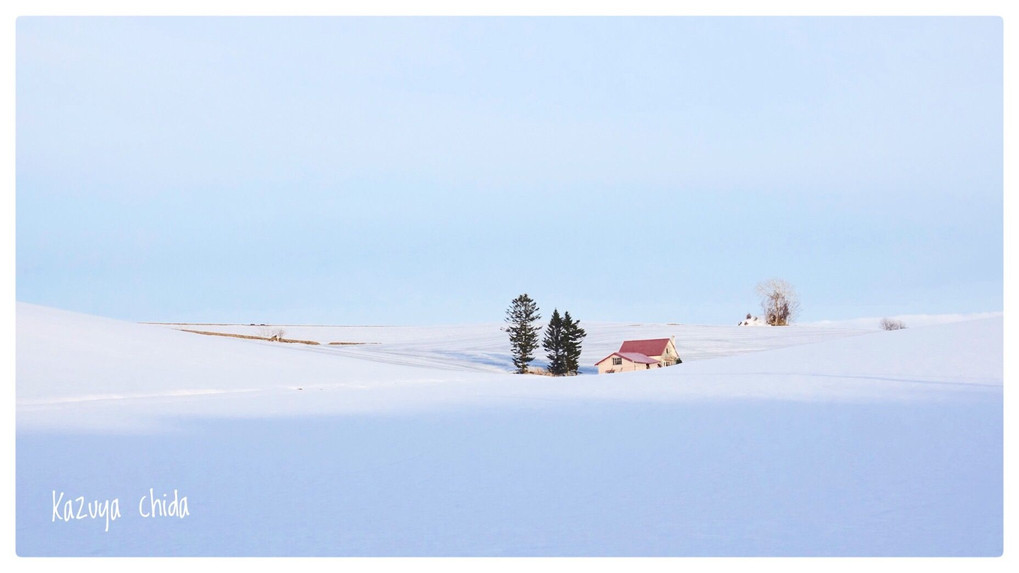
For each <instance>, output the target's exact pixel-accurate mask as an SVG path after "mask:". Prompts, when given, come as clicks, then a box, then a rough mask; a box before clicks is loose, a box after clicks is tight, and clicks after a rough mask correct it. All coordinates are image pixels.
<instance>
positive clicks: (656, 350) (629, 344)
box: [619, 338, 670, 356]
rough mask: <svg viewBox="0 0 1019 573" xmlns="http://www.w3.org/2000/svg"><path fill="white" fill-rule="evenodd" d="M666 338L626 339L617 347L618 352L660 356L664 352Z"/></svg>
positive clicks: (667, 342)
mask: <svg viewBox="0 0 1019 573" xmlns="http://www.w3.org/2000/svg"><path fill="white" fill-rule="evenodd" d="M669 340H670V339H668V338H653V339H651V340H627V341H625V342H623V345H622V346H620V347H619V353H620V354H625V353H627V352H638V353H640V354H645V355H647V356H661V355H662V354H664V353H665V347H666V346H667V345H668V344H669Z"/></svg>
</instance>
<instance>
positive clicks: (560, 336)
mask: <svg viewBox="0 0 1019 573" xmlns="http://www.w3.org/2000/svg"><path fill="white" fill-rule="evenodd" d="M541 345H542V347H544V348H545V351H546V352H547V354H546V356H547V357H548V373H549V374H551V375H553V376H563V375H565V374H566V372H567V365H566V325H565V323H564V322H563V317H562V316H560V314H559V309H555V310H554V311H552V318H550V319H549V321H548V327H547V328H545V339H544V340H543V341H542V344H541Z"/></svg>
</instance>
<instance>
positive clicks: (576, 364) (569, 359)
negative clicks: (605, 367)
mask: <svg viewBox="0 0 1019 573" xmlns="http://www.w3.org/2000/svg"><path fill="white" fill-rule="evenodd" d="M586 336H587V332H586V331H585V330H584V329H583V328H580V321H579V320H573V319H572V318H570V313H569V311H567V312H566V314H565V315H564V316H563V354H564V357H565V361H566V374H573V375H576V374H578V373H579V372H580V351H581V342H583V340H584V337H586Z"/></svg>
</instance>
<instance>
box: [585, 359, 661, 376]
mask: <svg viewBox="0 0 1019 573" xmlns="http://www.w3.org/2000/svg"><path fill="white" fill-rule="evenodd" d="M648 366H649V365H647V364H637V363H636V362H631V361H629V360H627V359H625V358H623V363H622V364H620V365H617V366H613V365H612V359H611V358H610V359H608V360H606V361H604V362H602V363H601V364H599V365H598V374H606V373H608V371H609V370H612V371H613V372H633V371H635V370H648V369H649V368H648ZM650 366H651V368H660V367H661V365H658V366H656V365H654V364H651V365H650Z"/></svg>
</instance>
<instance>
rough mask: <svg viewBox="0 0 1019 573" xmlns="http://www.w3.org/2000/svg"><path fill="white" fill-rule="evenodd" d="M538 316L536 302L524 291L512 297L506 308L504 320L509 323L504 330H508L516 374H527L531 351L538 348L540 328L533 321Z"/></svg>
mask: <svg viewBox="0 0 1019 573" xmlns="http://www.w3.org/2000/svg"><path fill="white" fill-rule="evenodd" d="M540 318H541V315H540V314H538V305H537V303H535V302H534V301H533V300H531V297H529V296H527V294H526V293H525V294H522V295H520V296H518V297H517V298H515V299H513V302H512V303H511V304H510V307H509V308H508V309H506V322H508V323H509V326H508V327H506V331H507V332H509V339H510V349H511V353H512V355H513V366H515V367H516V369H517V370H516V371H517V373H518V374H527V366H528V364H530V363H531V361H532V360H534V356H532V354H531V353H532V352H534V351H535V350H536V349H537V348H538V332H539V331H540V330H541V328H540V327H538V326H535V324H534V323H535V322H537V321H538V320H539V319H540Z"/></svg>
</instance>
